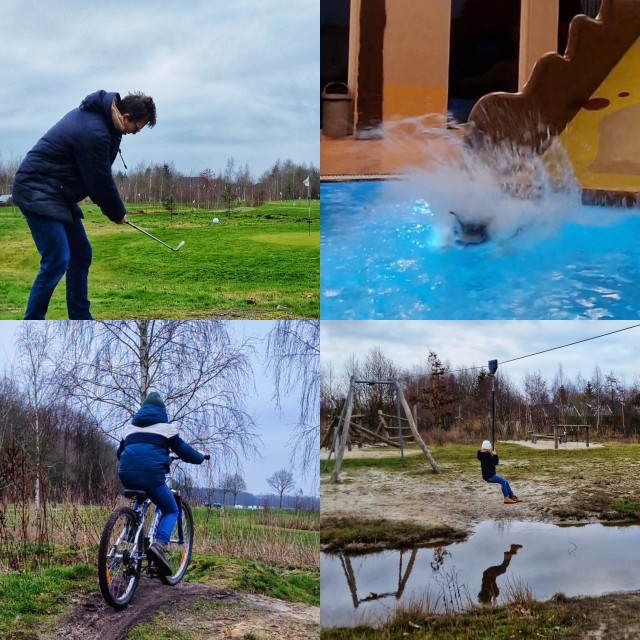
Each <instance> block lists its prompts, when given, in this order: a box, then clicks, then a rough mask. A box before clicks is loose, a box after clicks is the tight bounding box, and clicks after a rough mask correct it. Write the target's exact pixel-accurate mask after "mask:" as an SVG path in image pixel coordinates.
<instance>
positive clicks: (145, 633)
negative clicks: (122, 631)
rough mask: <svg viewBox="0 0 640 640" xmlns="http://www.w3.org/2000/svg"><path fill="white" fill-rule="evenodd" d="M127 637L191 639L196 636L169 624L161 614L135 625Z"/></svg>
mask: <svg viewBox="0 0 640 640" xmlns="http://www.w3.org/2000/svg"><path fill="white" fill-rule="evenodd" d="M125 637H126V640H191V638H193V637H194V636H193V635H192V634H190V633H184V632H183V631H177V630H175V629H173V628H171V627H169V626H167V625H166V623H165V621H164V616H159V617H156V618H155V619H154V620H153V622H145V623H143V624H139V625H137V626H135V627H134V628H133V629H131V630H130V631H129V633H127V635H126V636H125Z"/></svg>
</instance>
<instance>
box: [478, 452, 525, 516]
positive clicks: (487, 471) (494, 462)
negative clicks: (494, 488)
mask: <svg viewBox="0 0 640 640" xmlns="http://www.w3.org/2000/svg"><path fill="white" fill-rule="evenodd" d="M476 457H477V458H478V460H480V468H481V470H482V479H483V480H484V481H485V482H493V483H496V484H499V485H500V487H501V488H502V495H503V496H504V503H505V504H515V503H516V502H522V500H520V498H518V497H517V496H515V495H513V491H511V487H510V486H509V483H508V482H507V481H506V480H505V479H504V478H501V477H500V476H498V475H496V467H497V466H498V454H497V453H496V451H495V449H493V450H492V449H491V443H490V442H489V441H488V440H484V441H483V443H482V447H481V449H480V451H478V454H477V456H476Z"/></svg>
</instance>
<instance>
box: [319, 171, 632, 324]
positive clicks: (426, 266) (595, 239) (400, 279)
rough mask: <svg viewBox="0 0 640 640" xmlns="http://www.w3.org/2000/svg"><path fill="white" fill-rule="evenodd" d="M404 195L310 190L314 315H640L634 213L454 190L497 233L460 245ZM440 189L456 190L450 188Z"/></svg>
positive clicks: (330, 186)
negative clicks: (315, 203)
mask: <svg viewBox="0 0 640 640" xmlns="http://www.w3.org/2000/svg"><path fill="white" fill-rule="evenodd" d="M403 188H404V187H403V185H402V183H396V184H395V185H391V184H390V181H389V182H381V181H372V182H342V183H323V184H322V185H321V202H322V216H321V220H322V222H321V277H320V288H321V318H322V319H327V320H330V319H348V320H351V319H354V320H355V319H447V320H453V319H458V320H467V319H469V320H470V319H576V318H585V319H625V320H629V319H637V318H639V317H640V286H639V284H640V255H639V251H638V246H639V244H638V243H639V242H640V212H638V211H637V210H636V211H628V210H619V209H614V208H605V207H588V206H583V205H580V204H579V203H578V200H577V198H575V197H574V198H573V199H570V198H566V199H565V200H562V201H560V203H559V202H558V200H557V199H554V200H552V199H551V198H549V197H548V196H547V197H545V198H544V199H543V200H542V201H539V202H534V203H531V202H528V203H522V204H520V203H516V204H513V202H514V201H513V199H512V201H510V202H509V203H506V201H505V202H502V201H496V200H495V198H494V200H493V202H494V204H491V202H492V201H491V200H490V199H489V200H485V201H484V202H481V203H480V204H479V202H480V201H481V199H482V198H481V197H480V196H475V195H474V193H473V192H466V193H464V194H463V193H462V191H463V186H462V185H461V186H460V189H459V190H458V191H459V193H457V195H458V201H457V202H456V203H455V205H454V206H455V207H456V208H459V209H465V208H467V209H468V210H472V209H473V208H474V206H475V207H476V208H477V209H479V210H480V211H482V212H486V211H487V210H488V209H492V211H491V216H492V217H493V220H494V223H495V226H496V227H497V228H498V229H497V231H496V232H495V234H493V235H492V238H491V240H490V241H489V242H486V243H484V244H480V245H474V246H461V245H459V244H458V243H457V242H456V241H455V238H454V237H453V226H454V225H453V216H449V215H447V214H448V211H447V212H445V214H444V215H443V213H442V211H439V212H434V210H433V206H432V205H430V204H429V203H428V202H427V201H426V200H424V199H420V198H416V197H415V185H411V186H410V187H409V186H407V194H408V195H409V197H408V198H406V199H403V197H402V196H403ZM447 189H448V191H449V192H456V185H455V183H454V184H451V185H447ZM485 191H486V189H485ZM390 193H391V195H390ZM453 195H456V194H455V193H453ZM427 197H428V196H425V198H427ZM491 197H493V196H492V195H491V194H489V198H491ZM452 200H453V201H455V198H452ZM507 207H510V208H509V209H508V210H507ZM444 208H447V207H444ZM441 209H442V207H441ZM483 215H484V214H483ZM508 216H511V217H510V223H509V224H507V225H504V224H502V222H503V221H504V219H506V218H507V217H508ZM540 221H542V222H540ZM501 225H502V226H501Z"/></svg>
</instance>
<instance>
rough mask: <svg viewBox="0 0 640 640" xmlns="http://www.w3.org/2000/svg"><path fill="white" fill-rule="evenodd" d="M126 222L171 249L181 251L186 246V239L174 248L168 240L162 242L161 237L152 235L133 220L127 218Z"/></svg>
mask: <svg viewBox="0 0 640 640" xmlns="http://www.w3.org/2000/svg"><path fill="white" fill-rule="evenodd" d="M126 223H127V224H128V225H129V226H130V227H133V228H134V229H137V230H138V231H140V232H142V233H144V235H145V236H149V237H150V238H153V239H154V240H155V241H156V242H159V243H160V244H163V245H164V246H165V247H167V249H171V251H180V249H182V247H183V246H184V240H182V242H180V244H179V245H178V246H177V247H176V248H175V249H174V248H173V247H170V246H169V245H168V244H167V243H166V242H162V240H160V239H159V238H156V237H155V236H152V235H151V234H150V233H149V232H148V231H145V230H144V229H141V228H140V227H136V225H135V224H133V222H129V221H128V220H127V221H126Z"/></svg>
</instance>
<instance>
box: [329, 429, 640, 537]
mask: <svg viewBox="0 0 640 640" xmlns="http://www.w3.org/2000/svg"><path fill="white" fill-rule="evenodd" d="M519 444H520V443H519ZM573 445H575V443H567V445H561V447H562V448H565V447H566V448H569V447H572V446H573ZM528 446H535V447H536V448H549V446H551V448H553V442H549V441H538V443H537V444H536V445H532V444H531V443H528ZM579 446H581V447H584V443H581V444H580V445H579ZM592 446H594V447H596V446H601V445H592ZM405 455H422V454H421V453H419V452H414V451H411V452H410V453H406V452H405ZM326 456H327V453H326V451H323V453H322V459H323V461H324V460H326ZM372 456H373V457H397V458H399V453H398V452H397V451H396V450H392V449H390V448H387V447H385V448H379V447H375V446H374V447H363V448H362V449H355V448H354V449H353V450H352V451H347V452H345V460H347V459H349V458H357V457H372ZM445 469H446V465H443V470H445ZM500 471H501V475H504V476H505V477H506V478H507V479H509V460H508V459H505V460H501V462H500ZM630 482H632V483H633V484H635V485H640V483H639V482H638V481H637V480H636V478H633V479H632V480H630V479H628V478H624V477H616V478H608V479H607V481H606V487H605V483H603V481H602V478H600V477H599V476H598V475H597V474H583V473H579V472H576V473H575V474H574V475H573V476H572V475H565V476H564V477H563V481H562V482H561V483H560V482H558V479H557V477H555V476H550V475H547V476H541V477H538V478H536V480H535V482H533V481H526V482H515V481H513V482H511V485H512V489H513V491H514V493H515V494H516V495H517V496H518V497H519V498H520V499H521V500H522V502H520V503H518V504H513V505H506V504H504V503H503V501H502V494H501V492H500V487H499V486H498V485H493V484H488V483H486V482H482V481H479V476H473V477H471V476H469V475H463V476H452V477H449V478H447V479H446V481H442V480H439V481H437V482H434V481H433V473H432V471H431V468H430V467H429V465H428V464H427V463H426V461H425V471H424V475H422V474H411V475H410V474H398V473H393V472H390V471H388V470H383V469H371V468H365V469H344V468H343V470H342V471H341V473H340V482H338V483H335V484H331V482H330V478H329V477H328V474H323V476H322V478H321V488H320V491H321V519H322V521H324V522H328V521H329V520H331V519H334V518H343V517H344V518H346V517H348V518H352V519H356V520H357V519H362V520H370V519H376V518H384V519H385V520H390V521H398V522H410V523H414V524H419V525H423V526H427V527H432V526H433V527H442V526H449V527H452V528H454V529H456V530H457V531H459V532H464V533H467V534H468V533H470V532H471V530H472V529H473V526H474V525H475V524H477V523H478V522H481V521H483V520H505V519H517V520H525V521H526V520H531V521H536V522H590V521H595V520H598V519H599V518H600V516H601V515H602V514H601V505H602V501H603V496H604V493H605V492H611V491H612V490H614V491H615V490H616V485H617V484H618V485H620V486H618V487H617V489H618V493H620V494H621V495H622V494H628V493H629V491H632V490H633V489H634V488H638V487H630V486H629V483H630ZM623 485H624V486H623Z"/></svg>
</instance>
